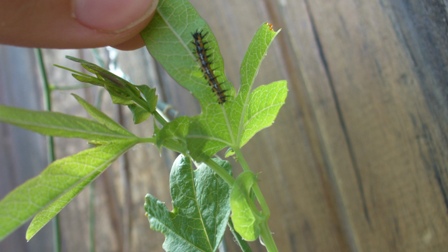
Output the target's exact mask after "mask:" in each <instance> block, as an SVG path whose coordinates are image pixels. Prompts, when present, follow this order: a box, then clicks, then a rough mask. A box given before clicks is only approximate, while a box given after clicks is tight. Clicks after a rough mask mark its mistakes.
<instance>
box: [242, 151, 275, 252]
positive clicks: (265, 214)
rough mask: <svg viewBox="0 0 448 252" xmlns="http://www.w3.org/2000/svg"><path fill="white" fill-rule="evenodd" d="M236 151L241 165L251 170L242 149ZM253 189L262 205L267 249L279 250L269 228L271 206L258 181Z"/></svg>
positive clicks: (270, 250) (271, 250)
mask: <svg viewBox="0 0 448 252" xmlns="http://www.w3.org/2000/svg"><path fill="white" fill-rule="evenodd" d="M234 151H235V155H236V157H237V159H238V162H239V163H240V164H241V167H242V168H243V170H244V171H250V168H249V165H248V164H247V162H246V159H245V158H244V156H243V154H242V152H241V150H240V149H234ZM252 190H253V192H254V194H255V197H256V198H257V201H258V203H259V205H260V207H261V216H263V221H262V222H261V225H260V229H261V232H260V236H261V239H262V240H263V243H264V244H265V246H266V249H267V250H268V251H269V252H277V251H278V249H277V246H276V244H275V241H274V238H273V237H272V233H271V230H270V229H269V226H268V220H269V217H270V216H271V211H270V210H269V206H268V204H267V203H266V200H265V198H264V196H263V193H262V192H261V189H260V187H259V186H258V183H257V182H255V183H254V184H253V186H252ZM251 205H252V204H250V202H249V206H251Z"/></svg>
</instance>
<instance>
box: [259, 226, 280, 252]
mask: <svg viewBox="0 0 448 252" xmlns="http://www.w3.org/2000/svg"><path fill="white" fill-rule="evenodd" d="M268 219H269V218H266V219H265V220H264V221H263V222H262V223H261V225H260V228H261V230H260V236H261V240H262V242H263V244H264V246H266V249H267V250H268V252H278V249H277V245H275V241H274V237H272V233H271V230H269V226H268Z"/></svg>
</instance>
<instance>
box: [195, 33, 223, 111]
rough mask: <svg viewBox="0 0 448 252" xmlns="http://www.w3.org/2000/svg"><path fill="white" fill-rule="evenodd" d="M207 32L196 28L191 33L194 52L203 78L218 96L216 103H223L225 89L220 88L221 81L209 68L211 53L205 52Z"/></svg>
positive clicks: (206, 49)
mask: <svg viewBox="0 0 448 252" xmlns="http://www.w3.org/2000/svg"><path fill="white" fill-rule="evenodd" d="M207 34H208V32H206V33H203V31H202V30H201V31H199V30H196V32H194V33H193V34H192V35H193V38H194V41H193V44H194V46H195V50H196V54H197V56H198V62H199V63H200V65H201V70H202V73H203V74H204V78H205V79H206V80H207V82H208V84H209V85H210V86H211V87H212V91H213V93H215V94H216V95H217V96H218V103H219V104H223V103H224V102H226V99H227V96H226V95H225V92H226V90H224V89H222V87H221V84H222V83H219V82H218V79H217V78H218V76H216V75H215V73H214V71H213V70H214V69H212V68H211V64H212V62H211V61H210V60H209V58H210V56H211V54H207V51H208V48H207V47H206V45H207V42H206V41H204V38H205V37H206V36H207Z"/></svg>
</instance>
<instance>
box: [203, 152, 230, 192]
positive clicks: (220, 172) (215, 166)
mask: <svg viewBox="0 0 448 252" xmlns="http://www.w3.org/2000/svg"><path fill="white" fill-rule="evenodd" d="M204 163H205V164H207V165H208V167H210V168H212V169H213V170H214V171H215V172H216V173H217V174H218V175H219V176H220V177H221V178H222V179H224V181H225V182H226V183H227V184H229V186H233V184H234V183H235V179H234V178H233V177H232V176H231V175H230V174H229V173H227V172H226V171H225V170H224V169H223V168H222V167H221V166H219V164H218V163H216V162H215V161H214V160H213V159H211V158H209V159H207V160H206V161H205V162H204Z"/></svg>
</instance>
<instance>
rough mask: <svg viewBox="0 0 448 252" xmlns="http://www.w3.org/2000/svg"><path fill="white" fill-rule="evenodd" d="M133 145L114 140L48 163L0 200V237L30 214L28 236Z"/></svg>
mask: <svg viewBox="0 0 448 252" xmlns="http://www.w3.org/2000/svg"><path fill="white" fill-rule="evenodd" d="M135 144H136V141H135V140H132V141H117V142H114V143H111V144H107V145H102V146H99V147H96V148H91V149H88V150H85V151H82V152H80V153H78V154H76V155H73V156H70V157H66V158H63V159H59V160H57V161H55V162H53V163H52V164H50V165H49V166H48V167H47V168H46V169H45V170H44V171H43V172H42V173H41V174H39V175H38V176H36V177H34V178H32V179H30V180H28V181H27V182H25V183H24V184H22V185H21V186H19V187H17V188H16V189H14V190H13V191H12V192H10V193H9V194H8V195H6V196H5V197H4V198H3V199H2V200H1V201H0V240H1V239H3V238H4V237H5V236H6V235H8V234H9V233H10V232H12V231H14V230H15V229H16V228H18V227H19V226H20V225H22V224H23V223H24V222H26V221H27V220H28V219H30V218H31V217H32V216H33V215H35V214H37V213H39V212H40V211H42V210H43V212H42V214H40V215H38V216H36V218H35V220H34V221H33V223H32V224H31V226H30V229H29V230H28V232H27V237H26V238H27V239H30V238H31V237H32V236H33V235H34V234H35V233H36V232H37V231H38V230H39V229H40V228H42V227H43V226H44V225H45V224H46V223H47V222H48V221H49V220H50V219H51V218H53V217H54V215H55V214H56V213H57V212H59V211H60V210H61V209H62V208H63V207H64V206H65V205H67V204H68V202H70V200H71V199H72V198H73V197H74V196H75V195H76V194H78V193H79V192H80V191H81V190H82V189H83V188H84V187H85V186H86V185H87V184H88V183H90V182H91V181H92V180H93V179H95V178H96V177H97V176H98V175H99V174H101V173H102V172H103V171H104V170H105V169H106V168H107V167H108V166H109V165H110V164H111V163H112V162H113V161H114V160H115V159H117V158H118V157H119V156H120V155H121V154H123V153H124V152H125V151H127V150H128V149H129V148H131V147H132V146H133V145H135Z"/></svg>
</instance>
